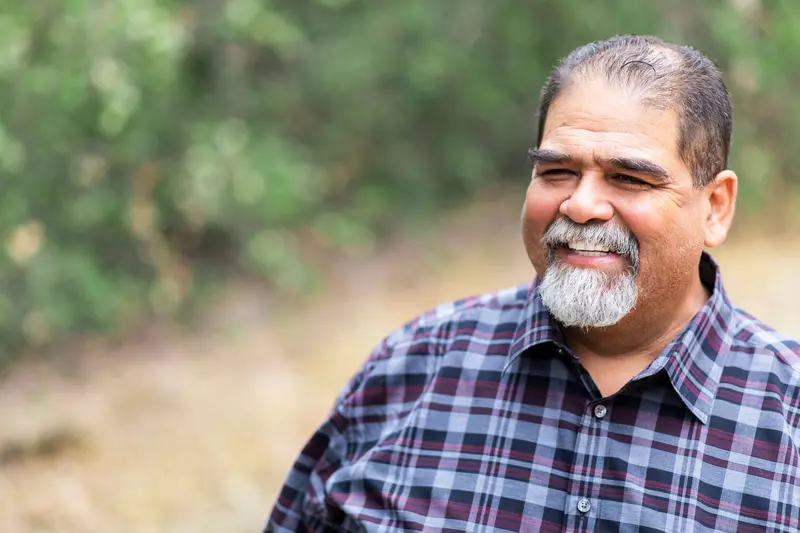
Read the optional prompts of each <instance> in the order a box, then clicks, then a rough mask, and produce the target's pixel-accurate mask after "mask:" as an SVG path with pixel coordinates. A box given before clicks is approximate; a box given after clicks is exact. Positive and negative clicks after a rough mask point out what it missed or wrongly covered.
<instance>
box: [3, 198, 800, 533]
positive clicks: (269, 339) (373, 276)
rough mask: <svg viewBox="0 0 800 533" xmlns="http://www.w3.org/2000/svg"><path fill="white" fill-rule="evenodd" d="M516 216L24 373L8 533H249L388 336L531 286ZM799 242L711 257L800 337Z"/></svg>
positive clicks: (400, 248) (476, 211)
mask: <svg viewBox="0 0 800 533" xmlns="http://www.w3.org/2000/svg"><path fill="white" fill-rule="evenodd" d="M513 209H516V207H514V208H513ZM513 209H512V210H513ZM516 221H517V215H516V212H512V213H510V214H509V213H508V207H507V204H505V206H504V204H502V203H501V204H495V203H491V202H488V203H486V204H479V205H476V206H475V207H474V208H473V209H471V210H467V211H463V212H461V213H460V214H458V215H457V216H455V217H453V218H452V219H451V220H449V221H448V222H447V223H445V224H444V225H443V226H442V227H441V228H439V229H437V230H436V231H435V232H431V233H430V234H429V236H428V239H429V240H427V241H426V242H420V239H417V240H416V242H409V243H397V244H396V245H394V246H393V247H392V249H391V250H389V251H386V252H382V253H381V254H378V255H379V257H374V258H370V259H366V260H356V261H347V262H344V263H343V264H341V265H337V266H332V267H331V280H332V283H331V287H332V288H331V289H330V290H329V291H328V292H327V293H326V294H324V295H321V296H320V297H319V298H318V299H316V300H315V301H314V302H313V303H312V304H307V305H303V306H295V307H293V308H291V311H287V309H289V307H288V306H287V305H285V304H282V303H281V302H276V301H275V300H271V299H269V298H267V297H266V295H264V294H262V293H260V292H259V291H258V290H257V289H254V288H253V287H252V286H247V285H244V286H235V285H234V286H232V287H231V288H230V290H229V291H228V292H227V293H226V295H225V296H224V297H223V298H221V299H220V301H219V303H218V304H217V305H216V306H215V308H214V311H213V313H212V314H211V316H210V317H209V319H208V320H205V321H204V322H203V323H202V324H201V325H200V326H198V327H197V329H196V330H195V331H193V332H191V333H190V334H189V333H183V334H181V333H178V332H167V331H162V332H160V333H159V334H158V335H156V336H155V337H154V338H150V339H147V340H146V341H142V342H139V343H136V344H130V345H128V346H122V347H115V348H113V350H112V349H111V348H109V347H108V346H103V345H102V344H98V345H94V346H88V347H86V349H85V350H84V351H83V353H81V354H78V356H77V357H70V358H69V361H70V362H71V364H70V365H68V367H69V370H65V369H64V365H62V366H61V367H54V366H53V365H47V364H43V363H38V364H36V363H27V364H25V365H21V366H19V367H18V368H16V369H15V370H14V371H13V372H12V373H11V374H10V375H9V376H8V377H7V378H6V379H5V380H4V382H2V383H0V420H2V421H3V423H2V426H0V494H2V495H3V496H2V497H1V498H0V524H2V531H3V532H4V533H34V532H37V533H38V532H42V533H45V532H59V533H74V532H109V531H114V532H116V531H120V532H121V531H124V532H126V533H145V532H147V533H150V532H159V533H173V532H175V533H177V532H184V531H186V532H190V531H191V532H193V533H197V532H214V533H217V532H245V531H260V528H261V527H262V525H263V522H264V519H265V517H266V515H267V513H268V512H269V510H270V508H271V505H272V501H273V499H274V497H275V495H276V491H277V490H278V488H279V486H280V484H281V482H282V480H283V477H284V475H285V473H286V471H287V469H288V468H289V465H290V463H291V461H292V459H293V458H294V456H295V454H296V453H297V451H298V450H299V449H300V446H301V445H302V443H303V442H304V441H305V439H306V438H307V437H308V435H309V434H310V432H311V431H313V429H314V427H315V426H316V425H317V423H318V422H319V421H320V420H321V418H322V417H323V416H324V415H325V413H326V411H327V410H328V408H329V406H330V402H331V400H332V398H333V397H334V395H335V394H336V393H337V392H338V390H339V388H340V387H341V385H342V384H343V383H344V381H345V380H346V379H347V378H348V377H349V376H350V375H351V374H352V372H353V371H354V370H355V369H356V367H357V366H358V364H359V363H360V361H361V360H362V359H363V358H364V357H365V355H366V354H367V352H368V351H369V349H370V348H371V347H372V345H373V344H374V343H375V342H377V341H378V340H379V338H380V337H381V336H382V335H383V334H385V333H387V332H388V331H389V330H390V329H393V328H394V327H396V326H398V325H399V324H401V323H402V322H404V321H405V320H407V319H409V318H411V317H412V316H414V315H416V314H417V313H418V312H420V311H421V310H423V309H425V308H428V307H431V306H433V305H435V304H436V303H439V302H441V301H445V300H449V299H452V298H457V297H461V296H465V295H467V294H471V293H478V292H482V291H485V290H491V289H496V288H500V287H503V286H506V285H511V284H514V283H517V282H521V281H525V280H527V279H528V278H529V277H530V276H531V271H530V267H529V266H528V263H527V260H526V258H525V256H524V254H523V252H522V250H521V246H520V244H519V240H518V237H517V231H516V224H517V222H516ZM797 243H798V241H794V242H793V243H792V242H791V241H789V242H787V241H786V240H783V241H781V242H780V243H777V242H773V243H770V242H766V241H761V240H753V239H743V238H740V239H739V240H738V241H736V242H733V243H731V244H729V245H726V246H725V247H723V248H721V249H720V250H719V252H718V253H717V254H716V255H717V257H718V259H719V260H720V261H721V263H722V264H723V272H724V274H725V277H726V281H727V286H728V289H729V291H730V292H731V294H732V295H733V297H734V299H735V300H736V301H737V302H738V303H740V304H742V305H744V306H745V307H746V308H748V309H749V310H750V311H751V312H753V313H755V314H756V315H758V316H760V317H761V318H763V319H765V320H767V321H768V322H771V323H773V324H774V325H775V326H777V327H779V328H782V329H783V330H785V331H786V332H788V333H791V334H794V335H795V336H800V306H798V304H797V302H798V301H800V282H798V281H797V273H798V272H800V246H798V244H797ZM59 368H60V369H59Z"/></svg>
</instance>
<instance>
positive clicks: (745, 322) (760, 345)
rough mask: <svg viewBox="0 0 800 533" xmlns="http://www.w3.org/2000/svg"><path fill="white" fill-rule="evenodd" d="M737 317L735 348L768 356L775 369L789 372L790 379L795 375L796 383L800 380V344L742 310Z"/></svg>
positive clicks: (736, 313) (736, 311) (735, 310)
mask: <svg viewBox="0 0 800 533" xmlns="http://www.w3.org/2000/svg"><path fill="white" fill-rule="evenodd" d="M734 317H735V329H734V338H733V345H732V348H733V349H734V350H735V351H740V352H746V353H750V354H752V355H754V356H756V355H761V356H767V357H769V358H770V362H771V363H772V364H771V367H772V368H773V369H782V370H783V371H782V372H781V374H784V373H786V374H787V378H788V377H789V376H793V380H800V341H798V340H796V339H794V338H792V337H790V336H788V335H786V334H784V333H782V332H780V331H778V330H776V329H775V328H773V327H772V326H770V325H768V324H765V323H764V322H762V321H761V320H759V319H757V318H756V317H754V316H753V315H751V314H749V313H748V312H747V311H745V310H743V309H741V308H739V307H734ZM798 382H799V383H800V381H798Z"/></svg>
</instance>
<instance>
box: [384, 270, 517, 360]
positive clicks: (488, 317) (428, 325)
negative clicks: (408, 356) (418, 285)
mask: <svg viewBox="0 0 800 533" xmlns="http://www.w3.org/2000/svg"><path fill="white" fill-rule="evenodd" d="M529 292H530V285H528V284H524V285H517V286H514V287H508V288H505V289H502V290H499V291H494V292H489V293H484V294H479V295H475V296H470V297H467V298H462V299H459V300H454V301H451V302H446V303H443V304H440V305H438V306H436V307H434V308H432V309H429V310H427V311H425V312H424V313H422V314H420V315H419V316H417V317H416V318H414V319H413V320H411V321H409V322H407V323H406V324H404V325H403V326H402V327H400V328H398V329H397V330H395V331H393V332H392V333H390V334H389V335H388V336H387V337H386V339H385V342H386V344H387V347H388V348H390V349H392V350H394V351H397V350H401V351H407V350H408V348H409V347H411V346H426V347H427V348H429V349H428V350H426V351H427V352H429V353H431V354H441V353H442V350H443V349H445V348H446V347H447V345H448V344H449V343H450V342H452V341H453V340H456V339H458V338H471V337H480V338H483V339H492V338H502V337H504V336H505V334H506V333H507V332H508V331H509V330H511V334H512V335H513V333H514V330H515V329H516V326H517V323H518V322H519V317H520V314H521V312H522V309H523V308H524V307H525V304H526V302H527V299H528V296H529ZM412 351H414V350H412Z"/></svg>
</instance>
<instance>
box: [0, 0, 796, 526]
mask: <svg viewBox="0 0 800 533" xmlns="http://www.w3.org/2000/svg"><path fill="white" fill-rule="evenodd" d="M797 27H800V4H798V3H796V2H791V1H788V0H787V1H779V0H771V1H769V2H762V1H760V0H707V1H702V2H698V1H697V0H674V1H672V2H638V3H635V2H628V1H623V0H616V1H615V0H606V1H602V2H599V1H591V2H589V1H579V0H539V1H535V2H533V1H531V2H518V1H506V0H493V1H491V2H489V1H485V0H440V1H438V2H430V1H428V0H403V1H402V2H401V1H390V2H367V1H365V0H305V1H298V0H260V1H259V0H195V1H187V0H183V1H179V0H115V1H111V0H69V1H61V2H57V1H55V0H51V1H44V0H41V1H35V2H34V1H32V2H26V3H17V4H16V6H14V7H6V8H5V9H3V13H2V14H0V95H2V97H1V98H0V187H2V191H1V192H0V242H1V243H2V246H3V250H2V253H0V360H1V361H2V365H1V366H0V368H2V371H1V372H0V421H2V422H0V529H2V531H3V532H6V533H16V532H21V533H33V532H63V533H72V532H95V531H96V532H106V531H125V532H129V533H140V532H141V533H144V532H188V531H191V532H223V531H224V532H245V531H260V530H261V529H260V528H261V527H262V526H263V523H264V520H265V519H266V516H267V515H268V513H269V511H270V509H271V507H272V504H273V501H274V498H275V496H276V494H277V490H278V488H279V487H280V485H281V483H282V481H283V478H284V476H285V474H286V473H287V471H288V469H289V466H290V464H291V462H292V460H293V458H294V457H295V455H296V454H297V452H298V451H299V450H300V447H301V446H302V444H303V443H304V441H305V440H306V439H307V438H308V436H309V435H310V433H311V432H312V431H313V429H314V428H315V426H316V425H317V424H318V423H319V422H320V421H321V420H322V418H323V417H324V416H325V414H326V413H327V411H328V409H329V408H330V406H331V402H332V400H333V397H334V396H335V394H336V393H337V392H338V390H339V389H340V387H341V386H342V385H343V384H344V382H345V380H346V379H347V378H348V377H349V376H350V375H351V374H352V373H353V372H354V371H355V369H356V368H357V366H358V365H359V363H360V362H361V361H362V360H363V358H364V357H366V355H367V353H368V352H369V350H370V349H371V348H372V346H373V345H374V344H375V343H377V342H378V341H379V340H380V339H381V338H382V337H383V336H384V335H385V334H387V333H388V332H389V331H390V330H392V329H394V328H396V327H398V326H399V325H400V324H402V323H403V322H405V321H406V320H408V319H410V318H412V317H413V316H415V315H417V314H418V313H419V312H421V311H423V310H425V309H427V308H429V307H431V306H433V305H435V304H437V303H440V302H442V301H445V300H450V299H453V298H458V297H462V296H466V295H469V294H475V293H479V292H482V291H487V290H494V289H499V288H502V287H505V286H508V285H512V284H515V283H521V282H525V281H528V280H530V279H531V277H532V275H533V273H532V270H531V268H530V266H529V264H528V262H527V259H526V257H525V255H524V252H523V250H522V246H521V244H520V242H519V237H518V235H517V233H518V220H519V213H520V208H521V205H522V198H523V193H524V190H525V187H526V185H527V181H528V179H529V172H530V169H529V166H528V163H527V159H526V149H527V148H529V147H530V146H531V145H532V144H533V143H534V142H535V139H534V115H535V108H536V100H537V96H538V91H539V88H540V87H541V85H542V83H543V81H544V79H545V76H546V74H547V71H548V70H549V69H550V68H551V67H552V66H553V65H554V64H555V62H556V61H557V60H558V59H559V58H560V57H562V56H564V55H565V54H567V53H568V52H569V51H570V50H572V49H573V48H574V47H576V46H578V45H581V44H584V43H586V42H588V41H591V40H595V39H600V38H606V37H609V36H611V35H614V34H616V33H654V34H657V35H659V36H661V37H663V38H665V39H668V40H674V41H677V42H680V43H684V44H691V45H694V46H696V47H698V48H700V49H701V50H703V51H704V52H706V53H707V54H708V55H710V56H711V57H712V58H713V59H715V60H716V61H717V62H718V64H719V65H720V67H721V68H722V69H723V71H724V72H725V76H726V80H727V83H728V86H729V89H730V90H731V92H732V95H733V101H734V106H735V126H734V147H733V151H732V157H731V163H730V165H731V167H732V168H733V169H734V170H736V171H737V172H738V174H739V175H740V178H741V191H740V200H739V212H738V219H737V222H736V226H735V228H734V232H733V234H732V236H731V238H730V239H729V242H728V243H726V244H725V245H724V246H722V247H721V248H719V249H718V250H717V251H716V252H715V255H716V257H717V258H718V260H719V261H720V262H721V264H722V266H723V274H724V276H725V280H726V283H727V287H728V289H729V291H730V292H731V294H732V296H733V298H734V299H735V300H736V301H737V303H739V304H740V305H742V306H744V307H745V308H746V309H748V310H749V311H751V312H753V313H754V314H756V315H757V316H759V317H760V318H762V319H764V320H766V321H768V322H770V323H772V324H773V325H774V326H776V327H778V328H780V329H783V330H784V331H785V332H786V333H790V334H793V335H795V336H800V309H798V307H797V304H796V302H797V301H798V299H799V298H800V282H799V281H798V277H797V273H798V272H800V236H798V229H799V228H800V224H798V222H799V221H800V215H798V212H799V211H800V174H799V173H798V172H797V171H796V168H795V167H796V165H797V154H798V153H800V99H798V98H797V97H796V94H797V88H798V86H800V85H798V84H800V69H798V68H797V65H798V64H800V34H799V33H798V32H797V31H796V28H797Z"/></svg>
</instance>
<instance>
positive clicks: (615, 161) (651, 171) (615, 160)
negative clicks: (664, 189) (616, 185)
mask: <svg viewBox="0 0 800 533" xmlns="http://www.w3.org/2000/svg"><path fill="white" fill-rule="evenodd" d="M608 162H609V163H610V164H611V165H612V166H614V167H617V168H620V169H622V170H626V171H628V172H632V173H634V174H647V175H648V176H651V177H653V178H656V179H657V180H659V181H670V179H671V178H670V176H669V173H668V172H667V171H666V170H664V168H663V167H661V166H660V165H657V164H655V163H653V162H652V161H648V160H647V159H637V158H630V157H612V158H611V159H609V160H608Z"/></svg>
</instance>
